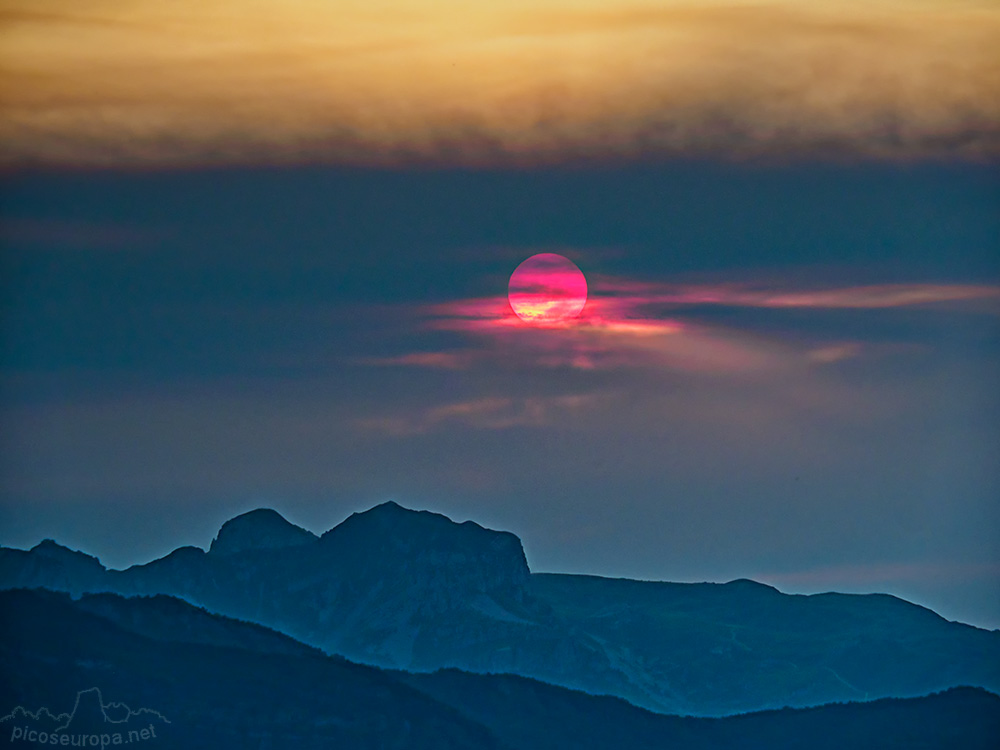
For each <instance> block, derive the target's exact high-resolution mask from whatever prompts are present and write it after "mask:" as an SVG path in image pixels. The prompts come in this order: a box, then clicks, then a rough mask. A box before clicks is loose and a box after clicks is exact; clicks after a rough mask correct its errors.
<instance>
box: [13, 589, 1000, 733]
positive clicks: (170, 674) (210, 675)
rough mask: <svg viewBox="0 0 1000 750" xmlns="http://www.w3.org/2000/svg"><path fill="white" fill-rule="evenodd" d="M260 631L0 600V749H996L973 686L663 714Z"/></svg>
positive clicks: (179, 605)
mask: <svg viewBox="0 0 1000 750" xmlns="http://www.w3.org/2000/svg"><path fill="white" fill-rule="evenodd" d="M123 613H131V614H129V615H128V616H123ZM123 622H126V623H127V624H128V627H123V625H122V623H123ZM262 631H263V629H262V628H260V626H257V625H253V624H250V623H244V622H240V621H237V620H232V619H229V618H224V617H221V616H218V615H212V614H209V613H206V612H204V611H203V610H198V609H196V608H195V607H193V606H191V605H189V604H187V603H184V602H181V601H179V600H172V601H168V598H167V597H153V598H145V597H141V598H135V599H122V598H121V597H118V596H116V595H107V594H105V595H98V596H92V595H91V596H84V597H82V598H81V599H79V600H76V601H74V600H72V599H71V598H70V597H69V596H68V595H66V594H61V593H54V592H49V591H43V590H31V591H26V590H13V591H7V592H3V593H0V668H2V670H3V674H4V675H6V676H7V678H8V679H6V680H4V681H0V711H9V713H8V714H7V715H6V716H3V717H0V734H5V736H14V735H15V734H16V733H17V732H18V731H21V732H22V735H26V734H27V730H30V729H31V728H36V729H39V730H43V729H44V731H47V732H56V733H58V732H60V731H61V730H60V729H59V727H62V728H63V730H64V731H65V732H73V731H77V729H79V730H80V731H81V732H84V733H87V734H97V733H101V734H106V735H108V736H109V737H114V734H115V733H116V732H120V733H122V735H123V737H124V739H125V740H126V741H123V742H122V743H121V744H130V743H129V742H127V734H126V732H129V731H135V732H139V731H142V729H141V728H146V731H147V732H151V733H152V734H151V735H150V736H149V737H148V739H150V741H151V742H152V744H151V745H150V747H161V748H184V749H185V750H200V749H201V748H213V750H229V749H232V750H258V749H260V750H263V749H264V748H272V749H273V748H292V747H294V748H303V749H304V750H309V748H327V747H350V748H352V749H359V750H364V749H365V748H397V747H398V748H407V749H408V750H421V749H422V748H435V749H438V748H441V749H444V750H447V749H448V748H454V749H456V750H457V749H459V748H462V749H464V748H468V749H469V750H472V749H480V748H481V749H482V750H491V749H495V750H543V749H545V750H553V749H561V748H573V750H606V748H609V747H627V748H630V750H654V748H655V749H659V748H668V747H684V748H685V749H686V750H703V749H704V750H708V749H709V748H711V749H712V750H725V749H727V748H733V749H736V748H739V750H755V749H757V748H760V749H761V750H763V749H764V748H767V750H784V749H786V748H787V749H791V748H802V749H803V750H806V749H807V748H808V749H809V750H826V749H827V748H829V749H830V750H833V748H838V749H839V748H842V747H862V748H907V749H908V750H910V749H914V748H916V749H921V748H922V749H925V750H931V749H934V750H937V749H940V750H945V749H946V748H948V749H950V748H957V747H961V748H963V749H967V750H979V749H980V748H982V749H983V750H985V749H986V748H993V747H995V746H996V744H995V743H996V740H997V739H998V738H1000V697H998V696H996V695H993V694H991V693H988V692H985V691H983V690H980V689H976V688H956V689H952V690H949V691H948V692H945V693H941V694H937V695H932V696H928V697H924V698H914V699H906V700H895V699H887V700H881V701H875V702H872V703H853V704H843V705H831V706H822V707H818V708H811V709H783V710H777V711H767V712H762V713H755V714H746V715H740V716H734V717H727V718H721V719H703V718H690V717H679V716H664V715H661V714H656V713H653V712H650V711H646V710H643V709H640V708H637V707H635V706H632V705H631V704H629V703H627V702H626V701H624V700H621V699H618V698H611V697H602V696H593V695H588V694H586V693H583V692H578V691H572V690H568V689H566V688H561V687H556V686H553V685H548V684H545V683H542V682H538V681H536V680H531V679H527V678H523V677H517V676H513V675H481V674H470V673H464V672H460V671H458V670H445V671H438V672H435V673H425V674H409V673H403V672H386V671H383V670H380V669H377V668H374V667H369V666H363V665H357V664H351V663H350V662H347V661H345V660H343V659H341V658H339V657H331V656H327V655H324V654H322V653H320V652H318V651H316V650H315V649H311V648H309V647H307V646H305V645H302V644H298V645H297V646H296V645H294V643H293V642H291V641H290V639H288V638H287V637H286V636H283V635H281V634H278V633H270V634H269V635H267V634H265V633H264V632H262ZM277 643H283V644H285V647H284V648H282V649H279V650H275V649H274V645H275V644H277ZM91 686H99V687H91ZM74 695H76V699H75V701H74V698H73V696H74ZM67 709H70V710H67ZM60 714H61V715H60ZM19 739H23V736H22V737H21V738H19ZM137 739H138V737H137ZM153 740H155V742H154V741H153ZM112 743H113V740H112ZM19 744H21V743H20V742H19ZM23 744H24V745H26V746H29V747H31V746H32V745H31V744H30V743H28V742H24V743H23ZM49 744H51V743H49ZM144 746H145V745H144Z"/></svg>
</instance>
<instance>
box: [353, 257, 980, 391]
mask: <svg viewBox="0 0 1000 750" xmlns="http://www.w3.org/2000/svg"><path fill="white" fill-rule="evenodd" d="M591 288H592V292H593V293H592V295H591V297H590V298H589V299H588V300H587V304H586V307H585V308H584V310H583V312H582V313H581V314H580V315H579V316H578V317H575V318H567V319H564V320H557V321H544V322H537V321H527V322H526V321H524V320H521V319H520V318H519V317H518V316H517V315H515V314H514V312H513V310H512V309H511V307H510V304H509V303H508V300H507V298H506V297H504V296H494V297H484V298H472V299H464V300H456V301H453V302H448V303H444V304H438V305H431V306H427V307H424V308H422V309H420V310H418V311H416V313H415V314H416V316H417V317H418V318H420V317H422V318H423V319H424V326H425V327H427V328H429V329H432V330H441V331H452V332H458V333H461V334H465V335H466V336H469V337H470V340H471V341H472V343H471V344H470V348H469V349H466V350H461V351H446V352H445V351H439V352H417V353H408V354H403V355H398V356H395V357H390V358H381V359H372V360H367V363H368V364H379V365H395V366H407V365H410V366H421V367H432V368H445V369H470V368H472V367H474V366H476V365H478V364H482V363H484V362H489V363H491V366H500V367H508V368H510V367H513V368H517V367H549V368H553V367H569V368H572V369H577V370H611V369H621V368H631V369H635V368H653V369H659V370H668V371H675V372H686V373H700V374H739V375H755V374H767V373H772V374H773V373H776V372H779V371H790V370H795V369H803V368H809V367H822V366H826V365H831V364H834V363H837V362H841V361H844V360H847V359H853V358H857V357H861V356H866V355H869V356H871V355H884V354H889V353H894V352H895V353H898V352H900V351H903V350H906V351H911V350H912V347H906V346H904V345H902V344H900V345H895V346H894V345H891V344H888V345H878V346H876V345H872V344H868V343H866V342H862V341H855V340H834V341H829V340H824V341H817V342H812V343H808V342H806V343H802V342H798V343H795V344H792V343H788V342H785V341H782V340H779V339H778V338H775V337H769V336H764V335H760V334H751V333H749V332H747V331H745V330H740V329H739V328H737V327H724V326H719V325H708V324H705V323H702V322H697V321H695V320H692V319H689V318H688V317H687V314H688V313H689V312H690V311H691V310H692V309H700V308H703V307H704V306H706V305H708V306H711V305H719V306H727V307H737V308H738V307H745V308H776V309H791V308H815V309H830V310H838V309H843V310H847V309H851V310H859V309H867V310H886V309H891V308H899V307H920V306H929V305H955V304H960V305H965V306H966V307H968V306H974V305H981V304H982V303H984V302H985V303H986V304H987V305H988V307H987V308H986V309H987V310H988V311H990V312H994V313H1000V307H998V306H997V305H996V301H997V300H998V299H1000V287H996V286H990V285H963V284H882V285H868V286H846V287H840V288H834V289H812V290H790V289H780V288H774V289H761V288H754V289H750V288H747V287H746V286H745V285H738V284H716V285H685V284H664V283H649V282H637V281H634V280H631V279H626V278H615V277H610V276H602V277H597V278H596V279H595V281H594V283H593V284H592V287H591ZM976 309H978V308H976Z"/></svg>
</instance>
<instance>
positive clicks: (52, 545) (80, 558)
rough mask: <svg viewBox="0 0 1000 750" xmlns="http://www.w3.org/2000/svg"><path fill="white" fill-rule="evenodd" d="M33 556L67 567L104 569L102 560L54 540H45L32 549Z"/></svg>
mask: <svg viewBox="0 0 1000 750" xmlns="http://www.w3.org/2000/svg"><path fill="white" fill-rule="evenodd" d="M31 554H32V555H34V556H35V557H40V558H44V559H46V560H52V561H54V562H58V563H62V564H65V565H77V566H79V565H85V566H87V567H90V568H102V569H103V567H104V566H102V565H101V562H100V560H98V559H97V558H96V557H94V556H93V555H88V554H87V553H86V552H79V551H77V550H72V549H70V548H69V547H64V546H63V545H61V544H59V543H58V542H55V541H53V540H52V539H43V540H42V541H40V542H39V543H38V544H36V545H35V546H34V547H32V548H31Z"/></svg>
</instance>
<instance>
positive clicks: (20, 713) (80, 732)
mask: <svg viewBox="0 0 1000 750" xmlns="http://www.w3.org/2000/svg"><path fill="white" fill-rule="evenodd" d="M169 723H170V722H169V721H167V719H166V718H165V717H164V716H163V714H161V713H160V712H159V711H154V710H152V709H150V708H140V709H138V710H137V711H133V710H132V709H131V708H129V707H128V706H126V705H125V704H124V703H105V702H104V699H103V698H102V697H101V691H100V690H99V689H98V688H96V687H94V688H90V689H89V690H81V691H80V692H78V693H77V694H76V703H74V704H73V710H72V711H71V712H70V713H63V714H58V715H57V714H53V713H52V712H51V711H50V710H49V709H48V708H45V707H44V706H43V707H42V708H39V709H38V710H37V711H34V712H32V711H29V710H28V709H26V708H24V707H23V706H18V707H17V708H15V709H14V710H13V711H11V712H10V713H9V714H7V715H6V716H3V717H0V732H2V734H0V736H6V737H7V738H8V739H9V741H10V742H11V743H12V744H13V745H14V746H21V747H26V748H27V747H45V746H48V747H97V748H105V747H115V746H118V745H132V744H135V743H143V742H155V741H156V740H157V739H158V738H159V737H162V735H163V726H164V725H165V724H169Z"/></svg>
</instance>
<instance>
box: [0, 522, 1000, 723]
mask: <svg viewBox="0 0 1000 750" xmlns="http://www.w3.org/2000/svg"><path fill="white" fill-rule="evenodd" d="M13 587H46V588H51V589H54V590H63V591H69V592H71V593H74V594H79V593H81V592H84V591H92V592H99V591H105V592H117V593H121V594H128V595H153V594H170V595H173V596H178V597H181V598H183V599H185V600H186V601H188V602H191V603H193V604H196V605H199V606H201V607H204V608H205V609H206V610H207V611H208V612H212V613H217V614H223V615H227V616H229V617H233V618H238V619H241V620H245V621H248V622H254V623H258V624H260V625H263V626H266V627H268V628H272V629H274V630H278V631H280V632H282V633H285V634H287V635H289V636H291V637H292V638H294V639H296V640H297V641H301V642H303V643H305V644H308V645H310V646H313V647H316V648H319V649H322V650H324V651H325V652H327V653H333V654H340V655H342V656H345V657H347V658H349V659H351V660H352V661H355V662H359V663H365V664H370V665H374V666H379V667H384V668H390V669H402V670H408V671H434V670H437V669H441V668H458V669H461V670H464V671H466V672H478V673H500V672H503V673H510V674H517V675H521V676H524V677H530V678H535V679H538V680H542V681H544V682H548V683H551V684H554V685H560V686H564V687H569V688H573V689H577V690H584V691H587V692H590V693H593V694H606V695H614V696H619V697H621V698H624V699H626V700H628V701H630V702H631V703H633V704H635V705H637V706H641V707H644V708H648V709H651V710H654V711H659V712H663V713H676V714H690V715H724V714H733V713H740V712H747V711H757V710H762V709H771V708H781V707H784V706H791V707H804V706H814V705H820V704H823V703H830V702H835V701H859V700H874V699H877V698H882V697H915V696H920V695H926V694H929V693H933V692H938V691H942V690H945V689H947V688H949V687H953V686H957V685H972V686H978V687H983V688H986V689H990V690H994V691H997V690H1000V632H996V631H994V632H989V631H984V630H980V629H977V628H973V627H970V626H967V625H962V624H959V623H952V622H947V621H945V620H944V619H942V618H941V617H939V616H938V615H936V614H934V613H933V612H931V611H930V610H927V609H925V608H922V607H918V606H916V605H913V604H910V603H908V602H905V601H902V600H900V599H897V598H894V597H891V596H884V595H871V596H858V595H841V594H823V595H816V596H790V595H787V594H782V593H781V592H779V591H778V590H776V589H774V588H772V587H770V586H765V585H762V584H758V583H754V582H752V581H745V580H741V581H733V582H731V583H727V584H708V583H705V584H676V583H656V582H644V581H630V580H625V579H606V578H598V577H593V576H575V575H563V574H558V575H557V574H537V573H536V574H533V573H531V572H530V571H529V569H528V565H527V562H526V559H525V556H524V551H523V549H522V547H521V543H520V540H519V539H518V538H517V537H516V536H514V535H513V534H510V533H506V532H498V531H493V530H490V529H485V528H483V527H481V526H479V525H477V524H475V523H472V522H470V521H467V522H465V523H455V522H453V521H451V520H450V519H448V518H447V517H445V516H443V515H439V514H436V513H429V512H426V511H421V512H416V511H411V510H407V509H405V508H402V507H400V506H399V505H397V504H395V503H385V504H383V505H379V506H376V507H375V508H372V509H370V510H368V511H366V512H363V513H356V514H354V515H352V516H351V517H349V518H348V519H346V520H345V521H343V522H342V523H341V524H339V525H338V526H336V527H334V528H333V529H331V530H330V531H327V532H326V533H325V534H323V535H322V536H321V537H318V538H317V537H315V536H314V535H312V534H310V533H309V532H308V531H305V530H304V529H300V528H298V527H296V526H294V525H292V524H290V523H288V522H287V521H285V520H284V519H283V518H281V516H280V515H279V514H277V513H276V512H274V511H268V510H257V511H252V512H251V513H248V514H244V515H242V516H239V517H237V518H235V519H233V520H232V521H229V522H227V523H226V524H225V525H224V526H223V527H222V529H221V530H220V532H219V535H218V537H217V538H216V540H215V541H214V542H213V544H212V547H211V549H210V550H209V552H207V553H206V552H204V551H203V550H200V549H197V548H194V547H182V548H180V549H178V550H175V551H174V552H172V553H170V554H169V555H167V556H166V557H164V558H161V559H159V560H155V561H153V562H151V563H148V564H145V565H138V566H134V567H132V568H129V569H127V570H124V571H116V570H105V569H104V568H103V567H102V566H101V565H100V563H99V562H98V561H97V560H96V559H95V558H92V557H89V556H86V555H83V554H82V553H78V552H72V551H69V550H66V549H65V548H61V547H58V545H55V544H54V543H52V542H46V543H43V544H42V545H39V546H38V547H35V548H34V549H33V550H31V551H30V552H23V551H20V550H9V549H0V588H13ZM121 616H122V617H124V615H121Z"/></svg>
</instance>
